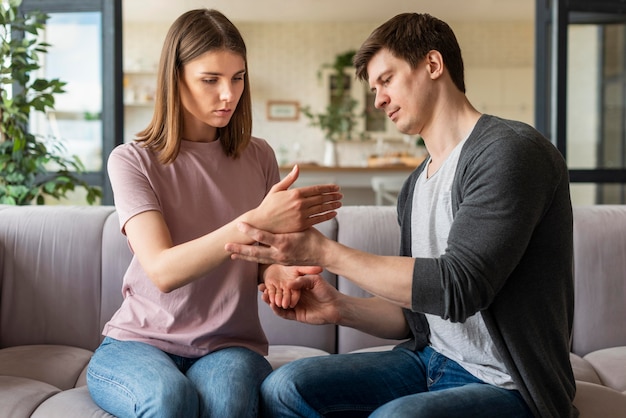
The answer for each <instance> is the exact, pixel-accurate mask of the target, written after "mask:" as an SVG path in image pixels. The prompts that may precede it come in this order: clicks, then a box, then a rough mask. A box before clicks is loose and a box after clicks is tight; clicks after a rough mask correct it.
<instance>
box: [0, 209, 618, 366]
mask: <svg viewBox="0 0 626 418" xmlns="http://www.w3.org/2000/svg"><path fill="white" fill-rule="evenodd" d="M318 228H319V229H320V230H321V231H322V232H323V233H324V234H325V235H327V236H328V237H330V238H332V239H336V240H337V241H339V242H341V243H343V244H345V245H348V246H351V247H354V248H359V249H362V250H364V251H368V252H372V253H377V254H383V255H393V254H397V253H398V243H399V228H398V225H397V221H396V214H395V208H393V207H390V206H387V207H376V206H360V207H359V206H346V207H343V208H341V209H340V211H339V215H338V216H337V218H336V219H334V220H332V221H329V222H325V223H324V224H321V225H319V226H318ZM130 257H131V254H130V250H129V248H128V244H127V242H126V239H125V237H123V236H122V234H121V233H120V229H119V222H118V218H117V215H116V213H115V210H114V208H113V207H112V206H94V207H68V206H27V207H14V206H3V205H0V348H3V347H8V346H15V345H25V344H66V345H73V346H76V347H82V348H86V349H91V350H93V349H95V348H96V347H97V346H98V344H99V343H100V340H101V335H100V332H101V330H102V328H103V326H104V323H105V322H106V321H108V320H109V319H110V318H111V316H112V315H113V313H114V312H115V310H117V308H118V307H119V306H120V304H121V302H122V294H121V288H122V279H123V276H124V272H125V271H126V267H127V266H128V263H129V262H130ZM325 275H326V279H327V280H329V281H330V282H331V283H332V284H336V285H337V287H338V288H339V289H340V290H341V291H342V292H345V293H348V294H351V295H354V296H367V293H366V292H364V291H363V290H362V289H360V288H358V287H357V286H355V285H354V284H352V283H351V282H349V281H348V280H347V279H345V278H344V277H339V278H337V277H336V276H334V275H331V274H328V273H325ZM574 280H575V311H574V329H573V336H572V351H573V352H574V353H576V354H579V355H585V354H587V353H589V352H591V351H594V350H597V349H600V348H605V347H613V346H623V345H626V205H616V206H610V205H596V206H588V207H575V208H574ZM259 314H260V316H261V323H262V325H263V327H264V329H265V331H266V334H267V336H268V339H269V341H270V343H271V344H290V345H305V346H309V347H315V348H320V349H323V350H325V351H328V352H348V351H352V350H355V349H360V348H366V347H370V346H374V345H380V344H391V343H394V342H393V341H389V340H381V339H377V338H375V337H371V336H368V335H366V334H363V333H361V332H358V331H355V330H353V329H347V328H344V327H333V326H321V327H319V326H307V325H303V324H299V323H296V322H293V321H286V320H283V319H281V318H279V317H277V316H275V315H274V314H273V313H272V312H271V311H270V310H269V308H268V307H267V306H266V305H265V304H263V303H260V307H259Z"/></svg>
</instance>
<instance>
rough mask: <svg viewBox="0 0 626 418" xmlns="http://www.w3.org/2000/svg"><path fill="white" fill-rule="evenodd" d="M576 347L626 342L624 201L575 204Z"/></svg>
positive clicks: (582, 349)
mask: <svg viewBox="0 0 626 418" xmlns="http://www.w3.org/2000/svg"><path fill="white" fill-rule="evenodd" d="M574 281H575V283H574V285H575V288H574V303H575V305H574V329H573V332H572V352H574V353H576V354H578V355H580V356H584V355H585V354H587V353H589V352H591V351H595V350H598V349H601V348H607V347H616V346H625V345H626V205H595V206H579V207H575V208H574Z"/></svg>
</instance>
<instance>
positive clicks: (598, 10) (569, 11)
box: [535, 0, 626, 204]
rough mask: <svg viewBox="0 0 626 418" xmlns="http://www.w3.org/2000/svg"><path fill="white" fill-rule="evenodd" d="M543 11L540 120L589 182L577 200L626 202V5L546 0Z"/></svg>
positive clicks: (616, 0) (573, 173)
mask: <svg viewBox="0 0 626 418" xmlns="http://www.w3.org/2000/svg"><path fill="white" fill-rule="evenodd" d="M566 3H567V4H566ZM536 13H537V16H536V28H537V31H536V42H537V48H536V50H537V57H536V74H537V83H536V94H535V100H536V106H535V109H536V115H535V124H536V126H537V128H538V129H539V130H540V131H541V132H542V133H544V135H546V136H547V137H548V138H550V139H551V140H552V142H553V143H554V144H555V145H556V146H557V148H558V149H559V150H560V151H561V152H562V153H563V155H564V156H565V158H566V160H567V163H568V166H569V168H570V179H571V181H572V183H585V186H584V187H572V199H573V202H574V204H594V203H606V204H608V203H626V54H625V52H624V51H625V46H626V5H625V4H624V2H623V1H621V0H599V1H594V2H589V1H586V2H585V1H570V2H562V1H552V0H538V1H537V7H536ZM581 186H582V185H581Z"/></svg>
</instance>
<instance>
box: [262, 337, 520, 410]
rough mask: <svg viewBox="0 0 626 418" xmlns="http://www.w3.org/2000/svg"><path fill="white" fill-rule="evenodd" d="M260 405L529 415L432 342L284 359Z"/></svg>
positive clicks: (510, 393) (512, 396)
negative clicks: (412, 347)
mask: <svg viewBox="0 0 626 418" xmlns="http://www.w3.org/2000/svg"><path fill="white" fill-rule="evenodd" d="M261 408H262V412H263V414H264V416H265V417H281V418H286V417H321V416H324V417H346V418H347V417H361V416H372V417H377V418H380V417H385V418H386V417H394V418H398V417H411V418H416V417H428V418H438V417H446V418H455V417H463V418H467V417H494V418H495V417H498V418H501V417H507V418H522V417H523V418H528V417H532V414H531V412H530V410H529V409H528V407H527V405H526V403H525V402H524V400H523V399H522V397H521V395H520V394H519V392H517V391H515V390H506V389H501V388H498V387H496V386H492V385H488V384H486V383H483V382H482V381H481V380H479V379H477V378H475V377H474V376H472V375H471V374H469V373H468V372H467V371H465V369H463V368H462V367H461V366H459V365H458V364H457V363H455V362H454V361H452V360H450V359H448V358H446V357H444V356H442V355H440V354H438V353H437V352H436V351H434V350H433V349H431V348H430V347H426V348H425V349H423V350H421V351H417V352H413V351H410V350H407V349H404V348H396V349H394V350H392V351H385V352H374V353H359V354H339V355H331V356H322V357H313V358H306V359H302V360H298V361H295V362H292V363H289V364H286V365H284V366H282V367H281V368H279V369H277V370H275V371H274V372H273V373H272V374H270V375H269V376H268V378H267V379H265V382H263V385H262V386H261ZM370 414H371V415H370Z"/></svg>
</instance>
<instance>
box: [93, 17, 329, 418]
mask: <svg viewBox="0 0 626 418" xmlns="http://www.w3.org/2000/svg"><path fill="white" fill-rule="evenodd" d="M251 119H252V118H251V103H250V88H249V81H248V74H247V63H246V47H245V44H244V41H243V39H242V37H241V35H240V33H239V31H238V30H237V28H236V27H235V26H234V25H233V24H232V23H231V22H230V21H229V20H228V19H227V18H226V17H225V16H224V15H222V14H221V13H219V12H217V11H215V10H207V9H200V10H192V11H189V12H187V13H185V14H183V15H182V16H180V17H179V18H178V19H177V20H176V21H175V22H174V24H173V25H172V27H171V28H170V30H169V32H168V34H167V36H166V39H165V43H164V46H163V51H162V54H161V61H160V64H159V72H158V91H157V94H156V103H155V112H154V116H153V118H152V121H151V122H150V124H149V125H148V127H147V128H146V129H145V130H143V131H142V132H140V133H139V134H138V138H137V139H136V141H135V142H133V143H129V144H124V145H121V146H119V147H117V148H116V149H115V150H114V151H113V152H112V153H111V155H110V157H109V162H108V172H109V176H110V179H111V184H112V187H113V191H114V196H115V205H116V209H117V213H118V215H119V218H120V225H121V230H122V233H124V234H126V236H127V239H128V242H129V245H130V247H131V249H132V251H133V258H132V261H131V264H130V266H129V268H128V270H127V272H126V275H125V277H124V284H123V289H122V291H123V294H124V302H123V303H122V306H121V307H120V309H119V310H118V311H117V312H116V313H115V314H114V316H113V318H112V319H111V320H110V321H109V322H108V323H107V324H106V326H105V327H104V331H103V334H104V335H105V339H104V341H103V342H102V344H101V346H100V347H99V348H98V350H97V351H96V353H95V354H94V356H93V358H92V360H91V362H90V364H89V368H88V374H87V383H88V387H89V391H90V393H91V396H92V397H93V399H94V401H95V402H96V403H97V404H98V405H99V406H100V407H102V408H103V409H105V410H106V411H108V412H110V413H111V414H114V415H116V416H118V417H127V416H142V417H143V416H159V417H174V416H176V417H196V416H218V417H225V416H238V417H239V416H241V417H243V416H254V415H256V413H257V409H258V408H257V407H258V388H259V386H260V384H261V382H262V381H263V379H264V378H265V376H266V375H267V374H268V373H269V372H270V371H271V367H270V365H269V363H268V362H267V360H266V359H265V358H264V357H263V355H264V354H266V353H267V340H266V338H265V335H264V334H263V331H262V329H261V326H260V322H259V318H258V312H257V284H258V283H259V282H262V281H263V279H264V276H265V275H267V274H268V273H270V274H271V276H272V277H274V278H278V277H282V278H286V277H297V276H299V275H306V274H317V273H319V272H320V269H319V268H318V267H313V268H311V267H301V268H297V267H296V268H291V269H286V268H284V267H280V266H277V265H272V266H269V267H268V266H264V267H259V266H258V265H256V264H250V263H246V262H243V261H234V260H230V259H229V255H228V253H226V251H225V250H224V245H225V244H226V243H227V242H232V241H233V240H235V241H237V242H240V243H251V242H252V241H251V240H250V238H249V237H247V236H246V235H244V234H243V233H241V232H240V231H239V230H238V229H237V224H238V223H240V222H246V223H251V224H252V225H255V226H258V227H260V228H263V229H269V230H273V231H276V232H288V231H299V230H304V229H306V228H308V227H310V226H312V225H314V224H316V223H319V222H323V221H325V220H328V219H331V218H333V217H334V216H335V214H336V213H335V212H334V209H337V208H338V207H339V206H340V202H339V199H341V195H340V194H339V193H338V188H337V187H336V186H334V185H325V186H312V187H307V188H301V189H295V190H288V188H289V186H291V184H293V182H294V181H295V180H296V178H297V175H298V171H297V168H296V169H294V171H292V173H290V175H288V176H287V177H286V178H285V179H284V180H282V181H280V182H278V180H279V172H278V166H277V164H276V159H275V156H274V153H273V151H272V149H271V147H270V146H269V145H268V144H267V143H266V142H265V141H263V140H261V139H258V138H254V137H252V136H251V126H252V120H251Z"/></svg>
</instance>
